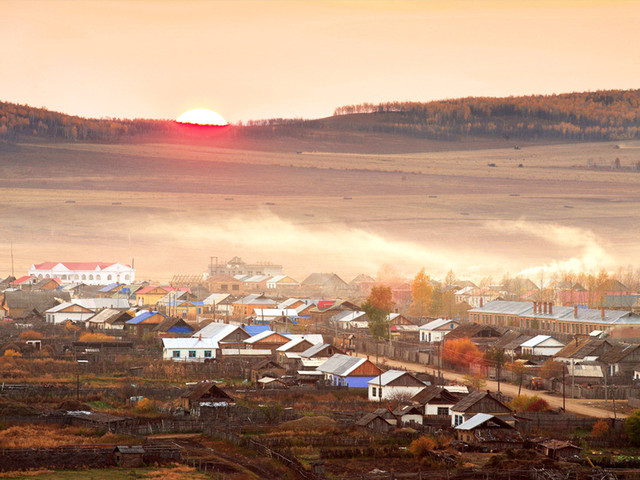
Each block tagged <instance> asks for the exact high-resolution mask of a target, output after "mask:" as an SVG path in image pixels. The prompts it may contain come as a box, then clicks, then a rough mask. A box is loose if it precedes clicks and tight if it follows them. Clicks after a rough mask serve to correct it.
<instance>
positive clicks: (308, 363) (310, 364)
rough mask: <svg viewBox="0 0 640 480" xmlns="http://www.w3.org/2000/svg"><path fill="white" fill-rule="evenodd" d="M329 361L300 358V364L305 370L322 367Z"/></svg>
mask: <svg viewBox="0 0 640 480" xmlns="http://www.w3.org/2000/svg"><path fill="white" fill-rule="evenodd" d="M326 360H327V359H326V358H304V357H300V363H302V366H303V367H305V368H316V367H319V366H320V365H322V364H323V363H324V362H325V361H326ZM320 373H322V372H320Z"/></svg>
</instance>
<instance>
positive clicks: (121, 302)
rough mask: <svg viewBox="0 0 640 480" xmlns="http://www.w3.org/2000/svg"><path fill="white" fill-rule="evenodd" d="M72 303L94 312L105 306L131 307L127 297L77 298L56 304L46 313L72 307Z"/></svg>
mask: <svg viewBox="0 0 640 480" xmlns="http://www.w3.org/2000/svg"><path fill="white" fill-rule="evenodd" d="M71 305H79V306H81V307H83V308H86V309H88V310H92V311H94V312H95V311H96V310H103V309H105V308H115V309H122V310H126V309H128V308H129V307H130V305H129V301H128V300H127V299H126V298H77V299H75V300H74V301H73V302H64V303H61V304H59V305H56V306H55V307H53V308H50V309H49V310H47V311H46V312H45V313H56V312H59V311H60V310H64V309H65V308H67V307H70V306H71Z"/></svg>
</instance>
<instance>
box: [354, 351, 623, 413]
mask: <svg viewBox="0 0 640 480" xmlns="http://www.w3.org/2000/svg"><path fill="white" fill-rule="evenodd" d="M359 356H361V357H366V355H365V354H360V355H359ZM384 363H385V364H386V365H387V366H389V367H400V368H403V369H406V370H413V371H418V372H420V371H425V368H426V369H427V370H428V371H431V370H433V367H429V366H426V365H421V364H419V363H412V362H402V361H398V360H392V359H390V358H386V357H384ZM442 375H443V376H444V378H446V379H447V380H452V381H456V382H458V383H463V382H464V374H461V373H457V372H452V371H450V370H443V371H442ZM486 382H487V386H486V388H487V389H489V390H491V391H494V392H496V391H498V383H497V382H495V381H493V380H487V381H486ZM500 391H501V392H502V393H504V394H505V395H509V396H510V397H515V396H516V395H517V394H518V386H517V385H512V384H510V383H504V382H501V383H500ZM521 393H522V394H523V395H538V396H539V397H541V398H543V399H544V400H546V401H547V402H548V403H549V405H550V406H551V407H552V408H559V407H562V397H556V396H554V395H549V394H547V393H543V392H539V391H534V390H529V389H526V388H524V387H523V388H522V391H521ZM569 393H570V392H569V389H567V394H568V395H569ZM591 402H593V401H592V400H574V399H571V398H567V399H566V411H567V412H570V413H575V414H577V415H584V416H587V417H595V418H613V412H610V411H608V410H604V409H601V408H597V407H594V406H590V405H589V403H591ZM616 416H617V417H618V418H626V417H627V415H625V414H621V413H618V414H617V415H616Z"/></svg>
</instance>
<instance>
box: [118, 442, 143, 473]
mask: <svg viewBox="0 0 640 480" xmlns="http://www.w3.org/2000/svg"><path fill="white" fill-rule="evenodd" d="M143 456H144V448H142V446H141V445H118V446H116V448H114V449H113V457H114V459H115V462H116V465H117V466H118V467H122V468H133V467H140V466H142V464H143V460H142V459H143Z"/></svg>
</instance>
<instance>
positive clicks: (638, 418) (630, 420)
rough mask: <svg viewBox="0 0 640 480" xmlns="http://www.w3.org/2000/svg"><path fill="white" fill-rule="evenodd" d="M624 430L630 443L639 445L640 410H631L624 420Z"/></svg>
mask: <svg viewBox="0 0 640 480" xmlns="http://www.w3.org/2000/svg"><path fill="white" fill-rule="evenodd" d="M624 431H625V433H626V434H627V436H628V437H629V441H630V442H631V444H632V445H634V446H638V445H640V410H636V411H635V412H633V413H632V414H631V415H629V417H627V419H626V420H625V422H624Z"/></svg>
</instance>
